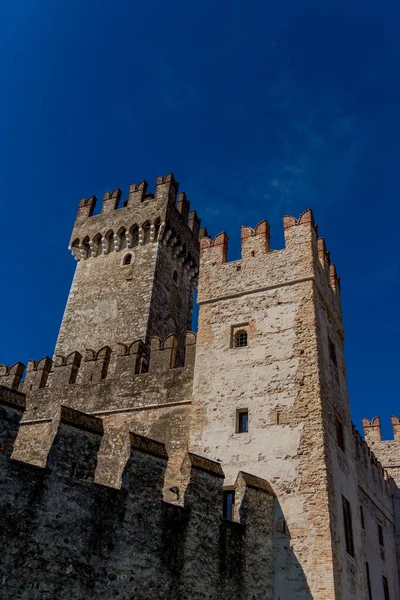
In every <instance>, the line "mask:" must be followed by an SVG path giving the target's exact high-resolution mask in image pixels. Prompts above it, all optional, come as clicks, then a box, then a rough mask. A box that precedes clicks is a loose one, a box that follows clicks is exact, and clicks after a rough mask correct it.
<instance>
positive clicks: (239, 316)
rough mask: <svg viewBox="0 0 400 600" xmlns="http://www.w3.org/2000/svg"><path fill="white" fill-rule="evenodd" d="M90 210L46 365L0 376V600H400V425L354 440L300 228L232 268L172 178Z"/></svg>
mask: <svg viewBox="0 0 400 600" xmlns="http://www.w3.org/2000/svg"><path fill="white" fill-rule="evenodd" d="M95 204H96V198H95V197H94V196H92V197H91V198H89V199H88V200H81V201H80V204H79V208H78V214H77V217H76V222H75V226H74V229H73V233H72V238H71V243H70V250H71V252H72V255H73V256H74V258H75V259H76V261H77V267H76V272H75V276H74V280H73V283H72V286H71V291H70V294H69V297H68V302H67V305H66V309H65V313H64V317H63V320H62V323H61V327H60V332H59V336H58V340H57V343H56V348H55V351H54V356H53V358H48V357H45V358H42V359H41V360H39V361H38V362H35V361H33V360H32V361H29V362H28V365H27V368H26V372H25V366H24V365H23V364H22V363H17V364H15V365H13V366H11V367H8V366H6V365H0V386H1V387H0V474H1V475H0V598H1V599H4V600H20V599H21V600H22V599H29V600H34V599H35V600H52V599H57V600H59V599H62V600H66V599H68V600H69V599H70V600H73V599H74V600H75V599H84V600H110V599H112V598H118V600H156V599H162V600H200V599H202V600H205V599H207V600H224V599H227V598H229V599H230V600H310V599H313V600H350V599H351V600H399V599H400V585H399V571H398V560H397V551H398V544H399V532H400V525H399V521H398V518H399V514H400V513H399V492H398V488H397V485H398V484H399V483H400V464H399V463H400V421H399V420H398V419H397V418H395V417H393V418H392V422H393V427H394V440H392V441H382V438H381V433H380V423H379V419H377V418H375V419H373V420H372V421H368V420H366V419H365V420H364V433H365V440H366V441H363V440H362V438H361V436H360V434H359V433H358V432H357V431H356V430H355V429H354V427H353V425H352V422H351V417H350V409H349V400H348V394H347V383H346V370H345V360H344V353H343V338H344V332H343V323H342V315H341V303H340V281H339V277H338V275H337V272H336V269H335V266H334V265H333V264H331V262H330V254H329V252H328V251H327V248H326V245H325V242H324V239H323V238H320V237H318V229H317V226H316V224H315V222H314V217H313V214H312V212H311V210H306V211H305V212H304V213H303V214H302V215H301V216H300V217H299V218H298V219H296V218H294V217H291V216H286V217H284V221H283V227H284V234H285V247H284V248H283V249H281V250H271V249H270V245H269V234H270V228H269V225H268V223H267V221H262V222H261V223H259V224H258V225H257V226H256V227H255V228H254V229H252V228H251V227H247V226H246V227H242V229H241V243H242V257H241V260H236V261H231V262H229V261H227V250H228V238H227V236H226V234H225V233H220V234H219V235H217V236H216V237H215V238H214V239H211V238H210V237H209V236H208V234H207V231H206V229H204V228H202V229H200V220H199V218H198V216H197V214H196V212H195V211H191V212H190V202H189V200H188V199H187V197H186V195H185V194H184V193H180V194H178V183H177V181H176V180H175V179H174V176H173V175H172V174H169V175H167V176H166V177H164V178H162V177H158V178H157V180H156V189H155V193H154V194H153V193H149V192H148V191H147V184H146V182H141V183H140V184H138V185H131V186H130V189H129V195H128V198H127V200H125V201H123V202H122V203H121V191H120V190H119V189H117V190H115V191H114V192H112V193H106V194H105V196H104V200H103V204H102V209H101V213H100V214H94V209H95ZM197 287H198V305H199V325H198V333H197V335H196V334H195V333H193V332H190V331H188V330H189V329H190V326H191V320H192V310H193V303H194V293H195V290H196V288H197ZM24 373H25V377H24ZM23 377H24V379H23ZM379 461H381V462H379Z"/></svg>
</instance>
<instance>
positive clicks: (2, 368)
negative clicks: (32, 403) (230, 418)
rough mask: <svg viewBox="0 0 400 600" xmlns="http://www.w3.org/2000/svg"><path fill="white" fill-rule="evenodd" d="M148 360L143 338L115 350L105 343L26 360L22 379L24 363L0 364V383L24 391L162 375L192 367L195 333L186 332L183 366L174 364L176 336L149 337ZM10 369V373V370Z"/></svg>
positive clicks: (194, 353) (118, 346)
mask: <svg viewBox="0 0 400 600" xmlns="http://www.w3.org/2000/svg"><path fill="white" fill-rule="evenodd" d="M150 346H151V348H150V360H149V362H148V361H147V358H146V357H145V356H144V347H145V344H144V342H143V340H135V341H133V342H131V343H130V344H129V343H128V344H127V343H122V342H121V343H118V344H117V345H116V347H115V348H114V349H112V348H110V347H109V346H104V347H103V348H101V349H100V350H97V351H96V350H93V349H87V350H86V351H85V354H84V356H82V354H81V353H80V352H78V351H75V352H71V353H70V354H69V355H68V356H62V355H59V354H58V355H55V356H54V360H52V359H51V358H49V357H48V356H45V357H43V358H42V359H40V360H39V361H37V362H36V361H34V360H29V361H28V368H27V370H26V376H25V380H24V381H22V376H23V373H24V369H25V367H24V365H23V364H22V363H16V364H15V365H14V366H13V367H7V366H6V365H0V386H4V387H5V388H11V389H15V390H16V389H19V390H20V391H23V392H25V393H30V392H35V391H38V390H44V389H48V388H52V389H54V388H58V387H63V386H69V385H72V384H84V385H91V384H96V383H99V382H101V381H109V380H114V381H115V380H121V379H123V380H124V379H129V378H130V377H133V376H135V375H140V374H146V373H147V372H150V373H152V374H158V375H162V374H163V373H167V372H169V371H171V370H173V369H181V368H184V369H189V370H190V371H192V370H193V367H194V361H195V356H196V333H194V332H192V331H188V332H187V334H186V341H185V360H184V365H183V367H182V366H180V365H178V363H177V357H178V354H177V350H178V338H177V336H175V335H170V336H168V337H167V338H165V339H164V340H161V339H160V338H158V337H153V338H151V344H150ZM11 371H12V372H11Z"/></svg>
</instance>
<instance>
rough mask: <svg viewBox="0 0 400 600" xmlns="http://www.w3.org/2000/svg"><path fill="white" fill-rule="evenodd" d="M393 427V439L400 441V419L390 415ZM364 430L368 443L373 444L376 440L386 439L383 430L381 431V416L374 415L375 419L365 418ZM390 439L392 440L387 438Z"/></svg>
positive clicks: (363, 422)
mask: <svg viewBox="0 0 400 600" xmlns="http://www.w3.org/2000/svg"><path fill="white" fill-rule="evenodd" d="M390 420H391V424H392V429H393V439H394V441H395V442H400V419H399V417H395V416H393V415H392V416H391V417H390ZM362 424H363V430H364V436H365V439H366V441H367V442H368V444H373V443H374V442H382V441H386V440H382V431H381V419H380V417H374V418H373V419H371V420H369V419H365V418H364V419H363V420H362ZM387 441H390V440H387Z"/></svg>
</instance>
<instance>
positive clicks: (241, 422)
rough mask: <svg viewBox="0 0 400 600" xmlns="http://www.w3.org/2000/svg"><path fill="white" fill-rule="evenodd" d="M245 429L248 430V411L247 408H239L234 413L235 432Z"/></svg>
mask: <svg viewBox="0 0 400 600" xmlns="http://www.w3.org/2000/svg"><path fill="white" fill-rule="evenodd" d="M247 431H249V411H248V409H247V408H241V409H240V410H238V411H237V413H236V433H246V432H247Z"/></svg>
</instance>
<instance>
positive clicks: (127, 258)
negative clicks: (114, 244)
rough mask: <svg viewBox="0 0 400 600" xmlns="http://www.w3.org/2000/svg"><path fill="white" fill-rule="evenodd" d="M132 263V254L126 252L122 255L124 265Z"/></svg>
mask: <svg viewBox="0 0 400 600" xmlns="http://www.w3.org/2000/svg"><path fill="white" fill-rule="evenodd" d="M131 263H132V254H126V255H125V256H124V262H123V264H124V265H130V264H131Z"/></svg>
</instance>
